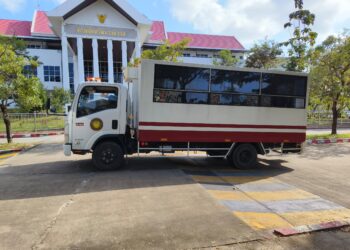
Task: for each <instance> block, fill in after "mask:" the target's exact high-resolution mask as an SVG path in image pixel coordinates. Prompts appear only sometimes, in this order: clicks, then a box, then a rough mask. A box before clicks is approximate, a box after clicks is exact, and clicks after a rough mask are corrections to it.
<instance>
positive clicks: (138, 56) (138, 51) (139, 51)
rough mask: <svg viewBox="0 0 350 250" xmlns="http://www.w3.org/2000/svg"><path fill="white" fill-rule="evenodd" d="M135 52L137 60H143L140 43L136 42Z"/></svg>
mask: <svg viewBox="0 0 350 250" xmlns="http://www.w3.org/2000/svg"><path fill="white" fill-rule="evenodd" d="M135 50H136V51H135V56H136V58H141V43H140V42H139V41H137V42H135Z"/></svg>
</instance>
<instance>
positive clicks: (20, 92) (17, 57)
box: [0, 37, 42, 143]
mask: <svg viewBox="0 0 350 250" xmlns="http://www.w3.org/2000/svg"><path fill="white" fill-rule="evenodd" d="M0 42H1V43H0V109H1V113H2V116H3V121H4V123H5V127H6V137H7V141H8V143H11V142H12V137H11V121H10V118H9V115H8V106H9V105H10V104H11V103H9V102H10V101H11V102H15V103H17V104H19V105H20V106H26V107H28V108H33V107H35V106H40V105H42V103H41V100H40V98H39V97H38V96H39V93H40V88H41V83H40V81H39V79H38V78H37V77H26V76H25V75H24V74H23V73H24V72H23V70H24V66H26V65H32V66H33V67H36V66H37V61H36V60H33V59H31V58H29V57H28V56H26V53H25V51H24V50H23V49H20V47H19V46H18V44H20V43H19V42H18V41H17V40H12V39H6V38H3V37H1V39H0Z"/></svg>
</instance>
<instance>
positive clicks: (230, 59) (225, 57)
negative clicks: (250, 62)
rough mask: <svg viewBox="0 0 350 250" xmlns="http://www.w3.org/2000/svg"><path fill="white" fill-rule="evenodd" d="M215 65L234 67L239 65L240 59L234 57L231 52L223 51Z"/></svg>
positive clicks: (215, 60)
mask: <svg viewBox="0 0 350 250" xmlns="http://www.w3.org/2000/svg"><path fill="white" fill-rule="evenodd" d="M213 63H214V65H216V66H228V67H233V66H236V65H237V63H238V59H237V58H236V57H234V56H233V55H232V52H231V51H230V50H221V51H220V52H219V57H218V58H215V59H214V61H213Z"/></svg>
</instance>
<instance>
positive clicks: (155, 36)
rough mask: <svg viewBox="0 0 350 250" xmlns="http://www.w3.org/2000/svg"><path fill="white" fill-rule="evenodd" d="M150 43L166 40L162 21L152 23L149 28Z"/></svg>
mask: <svg viewBox="0 0 350 250" xmlns="http://www.w3.org/2000/svg"><path fill="white" fill-rule="evenodd" d="M151 33H152V34H151V38H150V40H151V41H156V42H161V41H164V40H165V39H166V33H165V27H164V22H163V21H153V23H152V27H151Z"/></svg>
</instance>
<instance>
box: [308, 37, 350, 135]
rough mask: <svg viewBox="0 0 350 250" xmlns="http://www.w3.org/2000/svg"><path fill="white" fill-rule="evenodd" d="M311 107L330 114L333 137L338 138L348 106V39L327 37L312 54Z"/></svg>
mask: <svg viewBox="0 0 350 250" xmlns="http://www.w3.org/2000/svg"><path fill="white" fill-rule="evenodd" d="M310 79H311V104H312V105H314V106H316V105H321V106H323V107H325V108H328V109H327V110H329V109H331V110H332V113H333V122H332V134H337V125H338V118H339V116H340V115H341V113H342V112H343V111H344V109H345V108H346V107H348V106H349V105H350V37H349V36H348V35H346V34H345V35H342V36H338V37H334V36H330V37H328V38H327V39H326V40H325V41H324V42H323V43H322V45H320V46H318V47H317V48H316V49H315V50H314V52H313V67H312V69H311V73H310Z"/></svg>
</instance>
